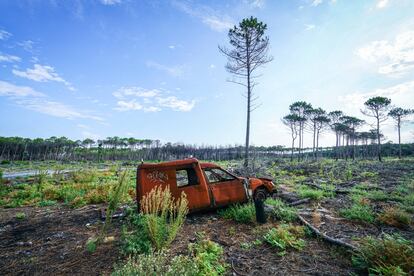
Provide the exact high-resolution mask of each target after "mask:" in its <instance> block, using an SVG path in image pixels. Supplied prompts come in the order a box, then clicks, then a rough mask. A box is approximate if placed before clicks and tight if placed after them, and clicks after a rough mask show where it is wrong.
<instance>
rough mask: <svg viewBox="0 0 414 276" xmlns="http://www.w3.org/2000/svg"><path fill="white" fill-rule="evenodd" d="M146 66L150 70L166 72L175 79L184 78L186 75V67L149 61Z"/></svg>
mask: <svg viewBox="0 0 414 276" xmlns="http://www.w3.org/2000/svg"><path fill="white" fill-rule="evenodd" d="M146 65H147V67H149V68H154V69H157V70H160V71H164V72H166V73H167V74H169V75H170V76H173V77H182V76H183V75H184V69H185V65H176V66H167V65H164V64H160V63H158V62H155V61H151V60H150V61H147V63H146Z"/></svg>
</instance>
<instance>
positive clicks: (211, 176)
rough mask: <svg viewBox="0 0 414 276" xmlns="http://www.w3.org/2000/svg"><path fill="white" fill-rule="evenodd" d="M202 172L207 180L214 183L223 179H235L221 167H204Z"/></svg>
mask: <svg viewBox="0 0 414 276" xmlns="http://www.w3.org/2000/svg"><path fill="white" fill-rule="evenodd" d="M204 172H205V174H206V176H207V179H208V182H210V183H215V182H223V181H231V180H234V179H236V178H235V177H234V176H232V175H231V174H229V173H228V172H226V171H225V170H222V169H210V168H208V169H204Z"/></svg>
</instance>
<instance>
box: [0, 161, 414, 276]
mask: <svg viewBox="0 0 414 276" xmlns="http://www.w3.org/2000/svg"><path fill="white" fill-rule="evenodd" d="M256 162H260V164H256V166H257V167H258V168H260V169H257V171H255V172H254V174H255V175H269V176H271V177H272V178H273V182H274V183H275V184H276V185H277V191H278V196H277V197H275V199H268V200H267V201H266V204H268V205H269V206H273V207H274V208H273V209H271V211H269V210H268V211H267V215H268V222H267V223H265V224H259V223H257V222H256V219H255V209H254V206H253V204H252V203H247V204H244V205H235V206H233V207H229V208H224V209H220V210H218V211H208V212H203V213H196V214H191V215H188V217H187V218H186V219H185V222H183V224H182V229H180V230H179V231H178V233H177V236H176V237H175V239H174V240H173V241H171V244H167V245H165V246H163V250H162V252H165V253H162V254H166V255H167V256H183V257H182V258H183V259H179V260H176V261H177V263H176V264H171V263H170V262H171V259H170V258H167V261H166V260H165V258H164V259H163V258H162V257H160V256H159V255H157V254H159V253H155V256H154V257H151V258H154V259H152V260H150V261H151V262H153V263H154V265H155V263H156V262H159V263H158V264H157V265H158V266H160V268H159V269H163V268H162V267H167V266H169V269H172V270H173V271H174V269H178V268H177V267H175V266H177V265H178V266H179V267H180V269H184V272H183V273H190V274H191V271H192V270H191V269H194V268H193V267H190V266H189V264H188V261H189V260H188V259H191V258H196V256H197V255H196V254H197V253H196V251H194V248H193V249H191V248H192V247H194V246H197V245H200V244H203V242H206V241H208V246H213V247H214V248H215V249H214V250H213V249H211V250H212V251H211V252H210V251H209V252H210V253H209V254H216V255H215V256H214V258H213V257H212V259H210V258H207V259H205V260H204V259H203V260H202V261H201V262H202V263H201V265H200V267H204V266H214V268H212V267H210V268H209V269H220V270H219V271H216V272H217V274H219V275H221V274H230V275H231V274H233V275H253V274H254V275H269V274H276V275H286V274H295V275H306V274H313V275H316V274H318V275H332V274H336V275H348V274H350V273H357V274H360V273H362V274H364V273H366V272H368V271H370V273H374V274H376V273H378V274H380V273H383V274H386V273H391V272H392V273H394V274H392V275H397V274H398V275H402V274H403V272H404V271H405V273H408V274H410V273H412V269H413V264H414V262H413V259H412V258H413V255H412V252H413V250H414V249H413V245H412V244H413V241H414V231H413V213H414V198H413V195H414V186H413V185H414V174H413V171H414V160H413V159H411V158H407V159H405V160H398V159H391V158H387V159H386V160H385V161H384V162H383V163H381V162H378V161H369V160H366V161H357V162H351V161H348V162H347V161H342V160H339V161H334V160H328V159H323V160H320V161H317V162H316V161H309V162H290V161H288V160H286V159H279V160H259V161H256ZM85 165H86V166H85ZM85 165H84V166H83V169H81V170H77V171H74V172H69V173H62V174H59V173H55V174H53V175H41V174H38V175H36V176H31V177H25V178H14V179H12V180H7V179H3V180H2V181H3V185H2V186H1V187H2V190H1V199H2V200H1V202H0V204H1V206H2V209H1V210H0V212H1V221H0V231H1V240H0V246H1V248H2V250H1V252H2V253H1V256H0V260H1V264H0V267H2V274H3V275H9V274H10V275H12V274H13V275H15V274H28V273H29V274H33V273H34V274H38V273H39V274H48V273H52V274H53V272H54V271H59V274H96V275H108V274H111V273H113V274H114V275H118V274H122V273H127V272H128V269H129V270H130V271H134V270H133V269H132V268H133V267H134V265H133V264H131V263H127V264H125V263H126V262H127V260H128V256H129V257H131V256H135V257H137V256H140V257H138V258H142V256H145V252H149V251H148V250H149V248H153V249H154V245H151V240H150V239H148V237H145V235H142V233H140V231H142V225H141V224H140V223H141V222H139V219H138V218H137V217H139V216H140V215H138V212H137V211H136V202H134V200H135V173H136V169H135V168H134V166H131V167H129V168H126V171H124V172H125V173H126V187H125V189H123V193H122V195H118V198H119V206H118V208H117V212H119V210H122V211H121V213H122V214H123V215H122V216H121V217H116V216H115V217H116V218H113V219H112V222H111V223H110V224H109V225H108V227H107V229H106V231H105V234H104V238H103V239H102V241H100V242H96V244H95V243H91V241H94V238H97V237H99V235H101V231H102V228H103V226H104V225H105V220H104V219H103V218H102V211H101V210H102V208H104V207H107V203H108V202H111V197H113V196H114V195H113V193H114V187H116V186H117V183H118V182H117V181H118V178H119V177H120V175H121V174H122V173H123V172H122V171H121V170H119V168H120V167H116V166H115V165H113V166H112V167H110V168H109V169H108V170H104V171H99V170H97V169H96V165H95V164H93V163H91V164H85ZM221 165H222V166H223V168H229V169H230V170H231V171H234V172H237V171H238V170H241V169H242V164H241V162H240V161H223V162H221ZM8 166H9V168H10V167H11V166H12V165H8ZM62 166H64V165H62ZM303 199H308V200H305V201H303ZM298 201H299V202H300V201H303V203H302V204H298V205H296V206H289V204H291V203H292V202H293V203H294V202H298ZM119 207H122V209H119ZM127 209H128V210H127ZM115 213H116V212H115ZM124 215H125V216H124ZM297 215H300V216H301V217H302V218H304V219H305V220H306V221H307V222H308V223H310V224H311V225H312V226H314V227H315V228H317V229H318V230H319V231H320V232H322V233H324V234H326V235H328V236H329V237H332V238H334V239H338V240H341V241H343V242H345V243H348V244H351V245H352V246H354V247H355V248H358V250H368V251H367V252H365V253H364V255H363V256H364V258H362V259H361V258H359V259H358V260H359V261H357V258H356V256H360V255H358V252H359V251H352V250H350V249H349V248H347V247H342V246H338V245H333V244H331V243H329V242H327V241H325V240H323V239H322V238H321V237H319V236H316V235H315V234H314V233H313V232H312V231H311V230H310V229H309V227H307V226H306V225H304V224H303V223H301V221H300V220H299V219H298V216H297ZM276 233H284V234H283V235H281V236H280V235H277V234H276ZM279 239H281V240H282V241H283V242H284V243H283V242H282V243H281V240H279ZM284 239H287V240H284ZM369 239H372V240H369ZM387 239H388V240H387ZM370 242H371V243H370ZM381 242H388V243H389V244H386V245H385V248H384V244H381ZM282 244H283V246H282ZM164 249H166V251H164ZM204 249H206V248H204ZM206 250H207V249H206ZM156 251H157V250H156ZM379 252H381V253H380V255H379V256H375V254H379ZM396 252H399V253H398V255H395V254H396ZM141 254H144V255H141ZM370 254H374V255H370ZM150 256H151V255H150ZM387 256H388V257H389V258H391V257H392V259H389V260H388V259H387ZM360 257H361V256H360ZM157 258H158V259H157ZM376 258H377V259H376ZM211 262H213V263H211ZM214 262H217V264H220V265H219V266H218V265H217V264H214ZM174 265H175V266H174ZM128 266H129V267H128ZM135 266H137V265H135ZM114 267H115V268H114ZM174 267H175V268H174ZM136 269H138V268H136ZM140 269H150V268H148V267H146V268H145V267H144V268H142V267H140ZM198 269H200V268H198ZM137 271H138V270H137ZM144 271H145V270H144ZM179 271H180V270H177V271H176V273H178V272H179ZM383 271H387V272H386V273H385V272H383ZM390 271H391V272H390ZM159 272H160V273H161V270H160V271H159ZM117 273H118V274H117ZM399 273H400V274H399ZM127 274H128V273H127ZM161 274H162V273H161ZM122 275H125V274H122ZM386 275H388V274H386Z"/></svg>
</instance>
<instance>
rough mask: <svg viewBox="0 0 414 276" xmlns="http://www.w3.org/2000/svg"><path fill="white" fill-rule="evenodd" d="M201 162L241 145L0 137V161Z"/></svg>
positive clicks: (343, 154)
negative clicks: (175, 160) (187, 160)
mask: <svg viewBox="0 0 414 276" xmlns="http://www.w3.org/2000/svg"><path fill="white" fill-rule="evenodd" d="M374 140H375V139H371V140H370V141H369V143H364V144H363V145H355V146H354V147H353V148H352V149H353V154H354V156H355V157H356V158H370V157H372V156H375V154H376V150H377V147H376V144H375V143H374V142H373V141H374ZM350 151H351V148H350V147H346V146H338V147H336V146H335V147H325V148H321V147H319V148H318V156H323V157H328V158H338V157H339V158H347V157H348V156H350V154H351V152H350ZM382 151H383V155H384V156H396V155H398V154H399V147H398V145H395V144H391V143H387V144H385V145H383V149H382ZM293 152H294V156H295V157H296V156H298V157H299V152H300V158H301V159H307V160H309V159H312V158H313V156H314V151H313V148H301V149H299V148H294V149H293ZM250 153H251V158H252V159H259V158H262V157H270V158H279V157H281V158H289V157H292V156H291V154H292V149H291V148H287V147H284V146H272V147H263V146H262V147H255V146H251V147H250ZM401 154H402V156H409V155H414V144H403V145H402V151H401ZM190 156H192V157H195V158H198V159H201V160H216V161H220V160H235V159H242V158H243V157H244V146H241V145H235V146H196V145H184V144H178V143H175V144H172V143H165V144H162V143H161V142H160V141H159V140H150V139H135V138H120V137H108V138H107V139H104V140H97V141H94V140H92V139H85V140H82V141H81V140H76V141H73V140H70V139H68V138H66V137H50V138H47V139H42V138H36V139H29V138H21V137H0V160H8V161H26V160H27V161H36V160H40V161H42V160H57V161H82V160H87V161H98V162H99V161H105V160H124V161H134V162H136V161H141V160H172V159H182V158H187V157H190Z"/></svg>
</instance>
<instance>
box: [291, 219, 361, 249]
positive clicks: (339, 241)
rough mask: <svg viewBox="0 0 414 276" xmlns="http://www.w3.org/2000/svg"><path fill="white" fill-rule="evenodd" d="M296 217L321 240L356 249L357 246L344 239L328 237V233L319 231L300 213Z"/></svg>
mask: <svg viewBox="0 0 414 276" xmlns="http://www.w3.org/2000/svg"><path fill="white" fill-rule="evenodd" d="M298 218H299V220H300V221H301V222H302V223H303V224H305V225H306V226H308V227H309V228H310V229H311V230H312V231H313V232H314V233H315V234H316V235H317V236H319V237H321V238H322V239H323V240H325V241H327V242H329V243H332V244H336V245H340V246H344V247H346V248H348V249H351V250H353V251H358V248H357V247H356V246H354V245H352V244H349V243H346V242H344V241H341V240H338V239H334V238H332V237H329V236H328V235H326V234H324V233H322V232H321V231H319V230H318V229H317V228H316V227H315V226H313V225H312V224H310V223H309V222H307V221H306V220H305V219H304V218H303V217H302V216H301V215H299V214H298Z"/></svg>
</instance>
